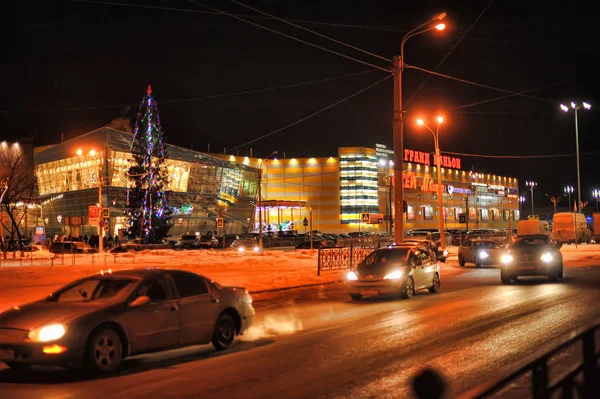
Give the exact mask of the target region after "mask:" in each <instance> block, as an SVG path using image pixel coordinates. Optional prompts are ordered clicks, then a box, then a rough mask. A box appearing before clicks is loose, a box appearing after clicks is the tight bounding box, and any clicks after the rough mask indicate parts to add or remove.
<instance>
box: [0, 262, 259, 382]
mask: <svg viewBox="0 0 600 399" xmlns="http://www.w3.org/2000/svg"><path fill="white" fill-rule="evenodd" d="M253 318H254V308H253V307H252V299H251V297H250V295H249V294H248V291H246V290H245V289H244V288H241V287H223V286H221V285H219V284H217V283H215V282H213V281H210V280H208V279H206V278H205V277H203V276H200V275H198V274H194V273H190V272H187V271H182V270H169V269H152V268H150V269H135V270H134V269H132V270H120V271H117V272H112V273H99V274H95V275H92V276H89V277H86V278H83V279H80V280H77V281H74V282H73V283H71V284H69V285H67V286H65V287H63V288H61V289H59V290H58V291H56V292H54V293H52V294H50V295H49V296H48V297H47V298H46V299H44V300H41V301H38V302H33V303H30V304H27V305H23V306H22V307H18V306H15V307H14V308H13V309H10V310H8V311H6V312H3V313H0V361H2V362H4V363H6V364H7V365H8V366H9V367H11V368H25V367H29V366H31V365H57V366H65V367H79V366H82V365H83V366H86V367H88V368H89V369H91V370H93V371H97V372H112V371H114V370H115V369H116V368H117V367H118V366H119V364H120V362H121V360H122V359H123V358H125V357H128V356H132V355H136V354H141V353H148V352H156V351H159V350H165V349H170V348H177V347H183V346H188V345H198V344H206V343H209V342H212V344H213V345H214V346H215V348H217V349H227V348H229V347H230V346H231V345H232V344H233V342H234V339H235V336H236V335H239V334H242V333H243V332H244V331H245V330H246V329H247V328H248V327H249V326H250V325H251V324H252V321H253Z"/></svg>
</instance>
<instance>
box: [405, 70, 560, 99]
mask: <svg viewBox="0 0 600 399" xmlns="http://www.w3.org/2000/svg"><path fill="white" fill-rule="evenodd" d="M404 66H405V68H410V69H416V70H417V71H421V72H425V73H429V74H431V75H435V76H439V77H441V78H446V79H450V80H455V81H457V82H461V83H465V84H469V85H472V86H478V87H483V88H485V89H490V90H495V91H499V92H502V93H509V94H512V95H514V96H519V97H525V98H529V99H532V100H538V101H545V102H548V103H552V104H558V103H557V102H556V101H553V100H548V99H547V98H541V97H535V96H530V95H527V94H521V93H517V92H514V91H510V90H506V89H500V88H498V87H494V86H490V85H486V84H483V83H477V82H473V81H471V80H466V79H461V78H456V77H454V76H449V75H445V74H443V73H439V72H435V71H431V70H429V69H425V68H421V67H418V66H414V65H407V64H405V65H404Z"/></svg>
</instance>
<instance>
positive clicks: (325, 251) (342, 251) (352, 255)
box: [317, 245, 375, 276]
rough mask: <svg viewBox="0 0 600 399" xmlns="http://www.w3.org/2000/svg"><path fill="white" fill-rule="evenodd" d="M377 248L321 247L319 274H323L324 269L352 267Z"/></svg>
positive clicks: (318, 263) (318, 265) (318, 264)
mask: <svg viewBox="0 0 600 399" xmlns="http://www.w3.org/2000/svg"><path fill="white" fill-rule="evenodd" d="M374 250H375V248H364V247H355V246H353V245H351V246H349V247H342V248H340V247H336V248H320V249H319V255H318V262H317V276H320V275H321V271H322V270H337V269H350V268H352V267H354V266H356V265H358V264H359V263H360V262H362V260H363V259H364V258H365V257H366V256H367V255H368V254H370V253H371V252H373V251H374Z"/></svg>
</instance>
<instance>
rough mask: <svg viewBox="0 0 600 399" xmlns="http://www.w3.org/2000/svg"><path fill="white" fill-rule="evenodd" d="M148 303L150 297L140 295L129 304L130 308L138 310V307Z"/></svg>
mask: <svg viewBox="0 0 600 399" xmlns="http://www.w3.org/2000/svg"><path fill="white" fill-rule="evenodd" d="M149 303H150V297H149V296H148V295H141V296H138V297H137V298H135V299H134V300H133V301H131V303H130V304H129V307H130V308H139V307H140V306H144V305H147V304H149Z"/></svg>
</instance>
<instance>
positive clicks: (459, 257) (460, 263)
mask: <svg viewBox="0 0 600 399" xmlns="http://www.w3.org/2000/svg"><path fill="white" fill-rule="evenodd" d="M458 264H459V265H461V266H464V265H465V258H463V256H462V255H458Z"/></svg>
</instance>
